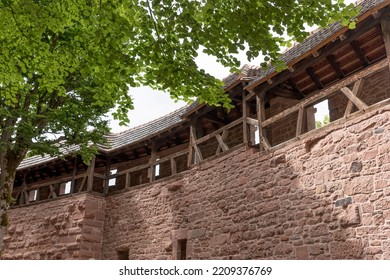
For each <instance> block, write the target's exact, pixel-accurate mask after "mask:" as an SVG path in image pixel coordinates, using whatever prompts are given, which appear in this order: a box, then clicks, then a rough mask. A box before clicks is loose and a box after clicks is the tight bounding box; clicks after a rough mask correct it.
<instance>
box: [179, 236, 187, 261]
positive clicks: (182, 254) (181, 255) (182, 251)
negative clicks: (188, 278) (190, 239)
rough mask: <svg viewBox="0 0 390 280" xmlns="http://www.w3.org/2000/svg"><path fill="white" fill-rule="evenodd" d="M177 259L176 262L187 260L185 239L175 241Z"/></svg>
mask: <svg viewBox="0 0 390 280" xmlns="http://www.w3.org/2000/svg"><path fill="white" fill-rule="evenodd" d="M177 259H178V260H186V259H187V239H179V240H177Z"/></svg>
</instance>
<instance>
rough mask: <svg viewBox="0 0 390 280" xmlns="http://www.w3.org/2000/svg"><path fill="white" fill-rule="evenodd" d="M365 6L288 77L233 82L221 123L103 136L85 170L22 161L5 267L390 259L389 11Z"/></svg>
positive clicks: (214, 117)
mask: <svg viewBox="0 0 390 280" xmlns="http://www.w3.org/2000/svg"><path fill="white" fill-rule="evenodd" d="M359 5H361V6H362V10H361V12H360V15H359V16H358V23H357V27H356V28H355V29H348V28H346V27H343V26H341V25H340V24H339V23H335V24H332V25H331V26H330V27H329V28H327V29H321V30H318V31H316V32H313V33H312V34H311V35H310V36H309V37H308V38H307V39H306V40H305V41H304V42H303V43H301V44H299V45H296V46H294V47H293V48H291V49H289V50H288V51H286V52H285V53H284V54H283V56H282V59H283V61H284V62H285V63H286V65H287V66H288V68H287V69H286V70H284V71H282V72H276V71H275V70H274V69H272V68H271V69H268V70H263V69H260V68H258V67H254V66H248V65H247V66H245V67H243V69H242V71H241V73H240V74H232V75H231V76H229V77H227V78H226V79H225V80H224V81H225V91H226V94H228V95H229V96H230V97H231V100H232V104H233V105H234V108H233V109H232V110H230V111H229V112H227V111H225V110H224V109H222V108H214V107H209V106H206V105H199V104H196V103H194V104H192V105H189V106H187V107H184V108H181V109H179V110H177V111H174V112H172V113H170V114H168V115H166V116H163V117H161V118H159V119H156V120H154V121H151V122H149V123H147V124H145V125H141V126H138V127H136V128H132V129H129V130H127V131H125V132H122V133H119V134H110V135H107V140H108V143H109V145H108V146H107V147H101V148H100V151H99V153H98V154H97V155H96V156H95V158H94V159H93V160H92V161H91V163H90V164H89V165H88V166H87V165H85V164H84V163H83V161H82V160H81V159H80V158H79V157H77V156H72V155H71V154H69V156H67V157H65V159H60V158H53V157H49V156H47V157H39V156H37V157H29V158H26V159H25V160H24V161H23V162H22V164H21V165H20V167H19V169H18V172H17V175H16V180H15V185H14V191H13V196H14V198H15V203H14V205H13V206H12V208H11V209H10V211H9V218H10V225H9V227H8V230H7V232H6V235H5V238H4V252H3V255H2V257H1V258H3V259H390V122H389V120H390V75H389V70H390V1H388V0H387V1H379V0H366V1H363V2H361V3H360V4H359ZM320 103H321V105H318V104H320ZM319 107H322V108H326V110H328V113H329V121H330V123H329V124H327V125H324V126H322V127H316V118H317V117H316V110H319V109H316V108H319ZM320 120H321V119H320Z"/></svg>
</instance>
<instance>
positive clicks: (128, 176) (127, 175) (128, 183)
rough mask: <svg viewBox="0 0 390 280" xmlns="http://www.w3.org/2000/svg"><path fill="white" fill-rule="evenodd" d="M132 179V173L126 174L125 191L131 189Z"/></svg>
mask: <svg viewBox="0 0 390 280" xmlns="http://www.w3.org/2000/svg"><path fill="white" fill-rule="evenodd" d="M130 179H131V177H130V172H126V181H125V189H126V188H127V187H130Z"/></svg>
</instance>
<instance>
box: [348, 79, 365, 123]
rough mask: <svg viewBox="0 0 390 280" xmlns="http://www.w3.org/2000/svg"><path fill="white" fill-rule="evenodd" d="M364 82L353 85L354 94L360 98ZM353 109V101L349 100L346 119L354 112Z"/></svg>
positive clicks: (360, 81) (358, 81) (359, 81)
mask: <svg viewBox="0 0 390 280" xmlns="http://www.w3.org/2000/svg"><path fill="white" fill-rule="evenodd" d="M362 82H363V80H357V81H356V82H355V84H354V85H353V89H352V92H353V94H354V95H355V96H356V97H358V96H359V93H360V90H361V88H362ZM352 108H353V102H352V101H351V100H348V104H347V107H346V108H345V112H344V117H346V116H348V115H349V114H350V113H351V112H352Z"/></svg>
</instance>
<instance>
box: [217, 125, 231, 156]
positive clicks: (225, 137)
mask: <svg viewBox="0 0 390 280" xmlns="http://www.w3.org/2000/svg"><path fill="white" fill-rule="evenodd" d="M228 134H229V130H228V129H225V130H223V132H222V136H221V139H222V141H223V142H225V141H226V139H227V137H228ZM217 135H219V134H217ZM220 152H221V146H220V145H218V147H217V151H216V152H215V153H216V154H217V155H218V154H219V153H220Z"/></svg>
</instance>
